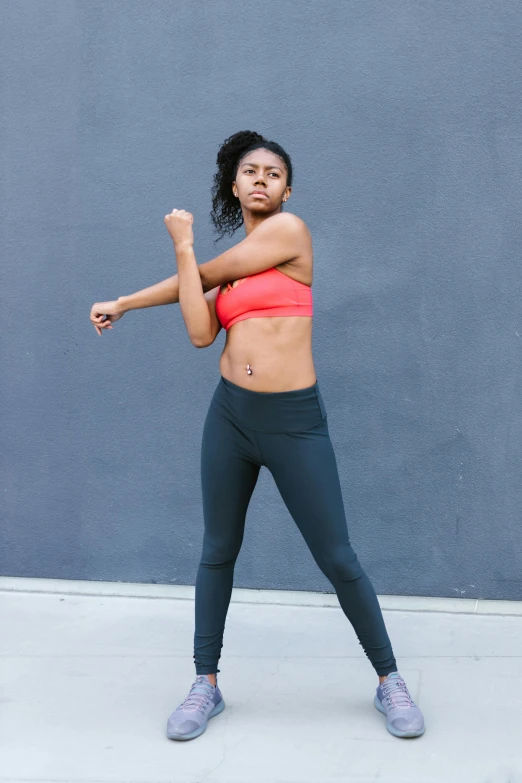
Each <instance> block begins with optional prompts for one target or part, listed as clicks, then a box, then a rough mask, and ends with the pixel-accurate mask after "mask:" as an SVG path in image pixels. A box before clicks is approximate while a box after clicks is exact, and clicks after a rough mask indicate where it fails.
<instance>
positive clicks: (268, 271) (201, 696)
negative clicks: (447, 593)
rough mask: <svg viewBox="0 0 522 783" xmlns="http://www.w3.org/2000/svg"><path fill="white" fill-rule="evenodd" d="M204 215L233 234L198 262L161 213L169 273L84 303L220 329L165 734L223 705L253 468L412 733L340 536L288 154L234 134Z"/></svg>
mask: <svg viewBox="0 0 522 783" xmlns="http://www.w3.org/2000/svg"><path fill="white" fill-rule="evenodd" d="M217 165H218V170H217V173H216V174H215V177H214V186H213V189H212V196H213V199H212V203H213V208H212V212H211V217H212V220H213V223H214V225H215V227H216V228H217V229H218V230H220V232H221V236H223V234H224V233H226V232H229V233H233V231H235V230H236V228H238V227H239V226H241V225H242V224H243V223H244V225H245V230H246V238H245V239H243V240H242V241H241V242H239V243H238V244H236V245H235V246H234V247H232V248H231V249H230V250H227V251H226V252H224V253H222V254H221V255H219V256H217V257H216V258H213V259H212V260H211V261H208V262H207V263H204V264H200V265H198V264H197V262H196V258H195V256H194V250H193V242H194V237H193V232H192V222H193V219H192V215H191V214H190V213H189V212H186V211H185V210H182V209H174V210H173V211H172V212H171V213H170V214H168V215H166V216H165V224H166V227H167V230H168V232H169V234H170V236H171V238H172V241H173V243H174V250H175V253H176V260H177V267H178V274H177V275H174V276H173V277H171V278H169V279H168V280H165V281H163V282H161V283H158V284H157V285H154V286H151V287H150V288H147V289H144V290H143V291H139V292H137V293H135V294H131V295H130V296H123V297H119V299H118V300H117V301H116V302H101V303H97V304H95V305H93V308H92V310H91V321H92V323H93V324H94V326H95V328H96V330H97V332H98V334H100V335H101V334H102V330H103V329H111V328H112V322H114V321H116V320H117V319H118V318H121V316H122V315H123V314H124V313H125V312H127V311H128V310H132V309H136V308H140V307H150V306H153V305H160V304H167V303H172V302H178V301H179V304H180V307H181V312H182V314H183V319H184V321H185V324H186V327H187V330H188V333H189V336H190V340H191V342H192V344H193V345H195V346H196V347H198V348H203V347H206V346H208V345H211V344H212V343H213V342H214V340H215V339H216V337H217V335H218V333H219V331H220V330H221V328H222V327H224V328H225V330H226V342H225V347H224V350H223V353H222V355H221V358H220V365H219V369H220V373H221V377H220V380H219V382H218V384H217V387H216V389H215V391H214V395H213V397H212V401H211V403H210V407H209V410H208V413H207V416H206V419H205V423H204V428H203V439H202V451H201V482H202V493H203V514H204V523H205V532H204V538H203V550H202V555H201V560H200V563H199V568H198V572H197V577H196V593H195V633H194V661H195V667H196V679H195V681H194V683H193V685H192V687H191V689H190V691H189V694H188V696H187V698H186V699H185V700H184V701H183V702H182V703H181V704H180V705H179V707H178V708H177V709H176V710H175V711H174V712H173V713H172V714H171V715H170V717H169V719H168V724H167V736H168V737H169V738H170V739H176V740H188V739H193V738H194V737H197V736H199V735H200V734H202V733H203V731H205V729H206V727H207V723H208V720H209V719H210V718H212V717H214V716H215V715H217V714H219V713H220V712H221V711H222V710H223V709H224V706H225V703H224V701H223V696H222V694H221V691H220V690H219V687H218V684H217V673H218V672H219V671H220V670H219V669H218V661H219V658H220V657H221V648H222V645H223V632H224V627H225V620H226V615H227V610H228V606H229V602H230V598H231V592H232V584H233V574H234V565H235V562H236V559H237V556H238V554H239V550H240V547H241V543H242V539H243V532H244V524H245V517H246V513H247V507H248V504H249V501H250V498H251V496H252V492H253V491H254V487H255V485H256V482H257V478H258V475H259V470H260V467H261V466H262V465H265V466H266V467H267V468H268V469H269V470H270V472H271V473H272V475H273V477H274V480H275V482H276V485H277V487H278V489H279V491H280V493H281V496H282V498H283V501H284V502H285V504H286V506H287V508H288V510H289V512H290V514H291V515H292V517H293V519H294V520H295V522H296V524H297V526H298V527H299V530H300V531H301V533H302V535H303V537H304V539H305V541H306V543H307V545H308V547H309V549H310V551H311V553H312V555H313V557H314V559H315V561H316V563H317V565H318V566H319V568H320V569H321V570H322V571H323V573H324V574H325V575H326V576H327V578H328V579H329V580H330V582H331V583H332V585H333V586H334V588H335V591H336V593H337V596H338V599H339V603H340V605H341V607H342V609H343V612H344V613H345V615H346V617H347V618H348V619H349V621H350V622H351V624H352V626H353V628H354V630H355V633H356V634H357V637H358V639H359V642H360V644H361V646H362V647H363V649H364V651H365V653H366V655H367V657H368V659H369V660H370V662H371V664H372V665H373V667H374V669H375V671H376V673H377V675H378V677H379V683H378V685H377V688H376V694H375V697H374V704H375V706H376V707H377V709H378V710H380V711H381V712H383V713H384V714H385V715H386V718H387V720H386V727H387V729H388V731H390V732H391V733H392V734H394V735H395V736H397V737H417V736H420V735H421V734H422V733H423V732H424V721H423V717H422V714H421V712H420V710H419V709H418V707H417V706H416V705H415V703H414V702H413V700H412V698H411V696H410V694H409V691H408V689H407V687H406V684H405V682H404V680H403V678H402V677H401V676H400V674H399V672H398V669H397V665H396V661H395V658H394V655H393V651H392V647H391V643H390V640H389V637H388V634H387V631H386V627H385V625H384V620H383V616H382V613H381V609H380V606H379V603H378V600H377V596H376V594H375V591H374V589H373V587H372V584H371V582H370V580H369V578H368V576H367V575H366V573H365V572H364V571H363V569H362V567H361V565H360V563H359V561H358V559H357V555H356V553H355V552H354V550H353V549H352V547H351V544H350V541H349V537H348V530H347V524H346V518H345V512H344V506H343V500H342V496H341V487H340V482H339V476H338V473H337V466H336V459H335V455H334V452H333V448H332V443H331V440H330V435H329V431H328V423H327V415H326V410H325V406H324V402H323V398H322V396H321V392H320V390H319V385H318V381H317V378H316V375H315V370H314V362H313V358H312V315H313V313H312V309H313V308H312V290H311V286H312V255H313V254H312V241H311V236H310V232H309V231H308V229H307V227H306V224H305V223H304V221H303V220H301V219H300V218H299V217H297V216H296V215H293V214H290V213H285V212H283V211H282V205H283V204H284V203H285V202H286V201H287V200H288V198H289V197H290V194H291V192H292V187H291V185H292V164H291V161H290V158H289V156H288V155H287V153H286V152H285V151H284V150H283V149H282V148H281V147H280V146H279V145H278V144H276V143H275V142H272V141H268V140H267V139H265V138H263V136H261V135H259V134H258V133H253V132H251V131H241V132H239V133H236V134H234V135H233V136H231V137H230V138H228V139H226V140H225V142H224V143H223V145H222V146H221V148H220V150H219V152H218V156H217Z"/></svg>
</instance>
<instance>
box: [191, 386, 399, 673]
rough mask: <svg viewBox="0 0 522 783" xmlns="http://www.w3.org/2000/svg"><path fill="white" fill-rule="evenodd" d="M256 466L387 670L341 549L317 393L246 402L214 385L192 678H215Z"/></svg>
mask: <svg viewBox="0 0 522 783" xmlns="http://www.w3.org/2000/svg"><path fill="white" fill-rule="evenodd" d="M262 465H265V466H266V467H267V468H268V470H269V471H270V472H271V474H272V476H273V478H274V481H275V483H276V485H277V488H278V489H279V492H280V493H281V497H282V499H283V501H284V503H285V504H286V507H287V508H288V511H289V512H290V514H291V515H292V517H293V519H294V520H295V522H296V524H297V526H298V528H299V530H300V531H301V533H302V535H303V537H304V539H305V541H306V543H307V545H308V547H309V549H310V552H311V553H312V556H313V557H314V559H315V561H316V563H317V565H318V566H319V568H320V569H321V571H322V572H323V573H324V574H325V575H326V577H327V578H328V579H329V580H330V582H331V583H332V585H333V587H334V588H335V592H336V593H337V597H338V599H339V603H340V605H341V607H342V610H343V612H344V613H345V615H346V617H347V618H348V619H349V621H350V622H351V624H352V626H353V628H354V630H355V633H356V634H357V638H358V639H359V642H360V644H361V646H362V648H363V649H364V651H365V653H366V655H367V656H368V659H369V660H370V662H371V664H372V665H373V667H374V669H375V671H376V672H377V674H379V675H386V674H389V672H392V671H397V665H396V662H395V658H394V656H393V651H392V647H391V643H390V639H389V637H388V633H387V631H386V627H385V625H384V620H383V616H382V612H381V608H380V606H379V602H378V600H377V596H376V594H375V590H374V589H373V586H372V583H371V582H370V580H369V578H368V577H367V575H366V573H365V572H364V571H363V569H362V567H361V565H360V563H359V560H358V559H357V555H356V554H355V552H354V550H353V549H352V547H351V544H350V541H349V537H348V529H347V524H346V516H345V511H344V504H343V499H342V496H341V485H340V482H339V475H338V472H337V463H336V459H335V455H334V451H333V447H332V442H331V440H330V434H329V432H328V422H327V414H326V410H325V406H324V402H323V398H322V396H321V392H320V391H319V384H318V382H316V383H315V384H314V385H313V386H309V387H307V388H305V389H297V390H295V391H285V392H256V391H251V390H250V389H245V388H243V387H242V386H238V385H236V384H234V383H232V382H231V381H229V380H227V379H226V378H224V377H223V376H220V380H219V382H218V384H217V387H216V389H215V391H214V395H213V397H212V401H211V403H210V407H209V410H208V413H207V416H206V419H205V423H204V427H203V439H202V448H201V484H202V492H203V515H204V522H205V532H204V537H203V550H202V554H201V560H200V564H199V568H198V572H197V577H196V601H195V632H194V662H195V665H196V674H212V673H216V672H219V671H220V670H219V669H218V661H219V659H220V657H221V648H222V646H223V632H224V628H225V621H226V616H227V611H228V607H229V603H230V597H231V594H232V584H233V578H234V565H235V562H236V559H237V556H238V554H239V550H240V548H241V543H242V541H243V533H244V526H245V517H246V513H247V508H248V504H249V502H250V498H251V496H252V492H253V491H254V487H255V485H256V482H257V478H258V475H259V470H260V467H261V466H262Z"/></svg>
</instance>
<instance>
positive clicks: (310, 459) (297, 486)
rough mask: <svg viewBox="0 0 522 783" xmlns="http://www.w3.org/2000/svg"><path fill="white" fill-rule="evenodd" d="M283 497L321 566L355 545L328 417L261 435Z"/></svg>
mask: <svg viewBox="0 0 522 783" xmlns="http://www.w3.org/2000/svg"><path fill="white" fill-rule="evenodd" d="M262 438H263V440H262V452H263V456H264V458H265V460H266V465H267V467H268V469H269V470H270V472H271V473H272V476H273V478H274V481H275V483H276V486H277V488H278V490H279V492H280V494H281V497H282V499H283V501H284V503H285V505H286V507H287V509H288V511H289V512H290V514H291V515H292V517H293V519H294V521H295V523H296V524H297V526H298V528H299V530H300V532H301V533H302V535H303V537H304V539H305V541H306V543H307V545H308V547H309V549H310V551H311V552H312V555H313V556H314V558H315V560H316V562H317V563H318V565H319V566H320V567H322V568H323V567H324V566H325V565H326V566H327V567H328V565H330V563H329V561H330V560H331V559H332V558H339V557H342V556H343V554H342V553H343V552H349V553H350V555H351V556H352V557H353V554H352V550H351V547H350V541H349V535H348V527H347V523H346V515H345V510H344V502H343V497H342V492H341V484H340V481H339V473H338V470H337V460H336V458H335V453H334V450H333V445H332V442H331V440H330V434H329V432H328V423H327V420H326V419H324V420H323V421H322V422H321V423H320V424H319V425H317V426H316V427H313V428H312V429H310V430H307V431H305V432H291V433H273V434H264V435H262Z"/></svg>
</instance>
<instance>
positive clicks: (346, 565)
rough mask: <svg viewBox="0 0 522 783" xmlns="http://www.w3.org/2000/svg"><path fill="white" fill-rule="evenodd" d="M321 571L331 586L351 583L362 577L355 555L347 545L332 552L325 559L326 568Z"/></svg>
mask: <svg viewBox="0 0 522 783" xmlns="http://www.w3.org/2000/svg"><path fill="white" fill-rule="evenodd" d="M323 570H324V573H325V574H326V576H327V577H328V579H329V580H330V581H331V582H332V584H335V583H336V582H352V581H354V580H355V579H360V578H361V576H363V575H364V571H363V569H362V566H361V564H360V562H359V560H358V558H357V555H356V553H355V552H354V550H353V549H352V547H351V546H350V545H349V544H348V545H346V546H343V547H339V548H337V549H336V550H335V551H334V552H332V553H331V554H330V555H329V556H328V558H327V559H326V567H325V568H324V569H323Z"/></svg>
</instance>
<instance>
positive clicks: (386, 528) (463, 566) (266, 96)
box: [0, 0, 522, 599]
mask: <svg viewBox="0 0 522 783" xmlns="http://www.w3.org/2000/svg"><path fill="white" fill-rule="evenodd" d="M1 10H2V17H3V19H2V30H1V33H0V35H1V40H0V42H1V46H0V57H1V62H0V65H1V73H2V76H1V79H2V82H1V111H0V133H1V145H0V150H1V158H0V178H1V181H2V186H1V187H2V192H1V196H2V223H1V237H0V240H1V259H2V262H1V274H2V280H1V292H2V303H1V310H0V316H1V319H2V322H1V329H2V354H1V371H2V372H1V400H0V401H1V404H2V411H3V412H2V419H1V421H2V450H1V459H2V465H1V499H2V509H1V517H2V519H1V522H2V524H1V533H0V535H1V541H0V544H1V562H0V573H1V574H3V575H12V576H34V577H56V578H63V579H90V580H112V581H125V582H133V581H136V582H158V583H177V584H193V583H194V580H195V576H196V570H197V565H198V559H199V555H200V547H201V541H202V535H203V519H202V504H201V491H200V478H199V454H200V441H201V434H202V428H203V422H204V418H205V415H206V412H207V409H208V405H209V403H210V399H211V396H212V393H213V390H214V388H215V386H216V383H217V382H218V379H219V368H218V360H219V355H220V353H221V350H222V347H223V344H224V339H225V335H224V332H222V333H221V334H220V335H219V337H218V339H217V341H216V343H214V345H213V346H211V347H210V348H208V349H206V350H198V349H196V348H194V347H192V346H191V344H190V341H189V339H188V336H187V333H186V331H185V328H184V324H183V320H182V318H181V313H180V311H179V306H178V305H174V306H168V307H159V308H153V309H147V310H141V311H137V312H133V313H129V314H127V315H126V316H125V317H124V318H123V319H122V320H121V321H119V322H118V323H117V324H116V325H115V328H114V329H113V330H112V332H108V333H104V334H103V336H102V337H99V336H98V335H97V334H96V332H95V330H94V328H93V327H92V326H91V325H90V323H89V321H88V316H89V311H90V308H91V305H92V303H93V302H95V301H100V300H105V299H113V298H116V297H117V296H119V295H121V294H128V293H130V292H132V291H135V290H138V289H140V288H143V287H145V286H147V285H151V284H152V283H155V282H157V281H159V280H162V279H164V278H165V277H168V276H169V275H171V274H174V273H175V271H176V267H175V259H174V255H173V251H172V245H171V242H170V239H169V237H168V234H167V231H166V228H165V226H164V223H163V217H164V215H165V213H166V212H168V211H171V210H172V209H173V208H174V207H178V208H184V209H188V210H190V211H192V212H193V213H194V216H195V236H196V256H197V258H198V262H199V263H203V262H204V261H206V260H208V259H209V258H212V257H214V256H215V255H217V254H218V253H219V252H222V250H224V249H226V248H227V247H228V246H229V245H230V244H232V243H235V242H237V241H239V240H240V239H242V237H243V236H244V234H243V231H242V230H240V231H239V232H237V233H236V235H235V237H234V238H230V239H225V240H223V242H220V243H218V244H217V245H214V243H213V238H214V236H215V235H213V234H212V231H211V224H210V219H209V211H210V207H211V202H210V187H211V184H212V175H213V173H214V170H215V156H216V153H217V150H218V147H219V145H220V143H221V142H222V141H223V140H224V139H225V138H226V137H227V136H229V135H230V134H231V133H234V132H235V131H237V130H240V129H247V128H248V129H253V130H257V131H259V132H261V133H264V134H265V135H266V136H268V137H269V138H272V139H275V140H277V141H279V143H281V144H282V145H283V146H285V147H286V148H287V149H288V151H289V153H290V155H291V156H292V158H293V162H294V165H295V182H294V193H293V195H292V198H291V201H290V203H289V209H290V211H293V212H295V213H296V214H298V215H300V216H301V217H302V218H304V220H306V222H307V224H308V226H309V227H310V229H311V231H312V235H313V240H314V248H315V275H314V286H313V290H314V299H315V320H314V355H315V362H316V369H317V374H318V379H319V383H320V387H321V390H322V393H323V397H324V400H325V403H326V407H327V410H328V418H329V426H330V432H331V437H332V441H333V444H334V448H335V451H336V455H337V460H338V467H339V472H340V477H341V483H342V489H343V495H344V499H345V505H346V513H347V518H348V526H349V530H350V534H351V540H352V543H353V545H354V548H355V549H356V551H357V553H358V555H359V558H360V560H361V562H362V563H363V565H364V567H365V569H366V571H367V572H368V574H369V576H370V577H371V579H372V581H373V583H374V585H375V588H376V590H377V591H378V592H379V593H396V594H417V595H438V596H464V597H482V598H508V599H522V573H521V572H522V569H521V560H522V558H521V548H522V547H521V544H522V533H521V525H520V516H521V512H520V508H521V502H522V481H521V479H520V476H521V468H522V404H521V391H522V385H521V384H522V373H521V361H520V351H521V347H522V323H521V318H520V308H521V301H522V296H521V295H522V285H521V282H522V280H521V271H520V247H521V242H520V240H521V206H522V203H521V202H522V198H521V197H522V185H521V180H522V136H521V130H522V128H521V105H522V102H521V87H520V83H521V79H520V75H521V64H522V63H521V59H522V56H521V50H520V25H521V24H522V7H521V6H520V4H519V3H518V2H515V1H513V2H502V0H500V2H499V0H489V1H488V2H486V1H481V2H469V0H468V1H467V2H461V3H456V2H454V0H450V1H448V2H441V1H440V0H437V1H436V2H435V1H434V2H422V3H419V2H417V0H411V2H406V1H404V2H399V1H398V0H396V1H395V2H393V1H392V2H387V3H382V2H376V0H365V2H364V3H362V2H347V1H346V0H339V2H325V1H324V0H321V2H309V1H308V0H306V1H303V0H302V1H301V2H295V0H291V2H281V0H277V2H276V1H275V0H268V1H265V2H263V3H259V2H252V1H251V0H248V1H247V2H244V0H242V2H230V1H227V2H223V0H217V1H216V0H213V2H205V3H202V2H188V1H186V2H185V1H183V2H181V1H178V2H172V1H171V0H154V1H153V2H150V1H148V2H145V0H143V2H137V1H136V0H132V2H129V1H128V0H127V2H125V3H120V2H115V0H111V1H110V2H108V1H107V0H103V1H102V0H83V1H82V0H77V2H66V1H65V0H53V1H52V2H47V3H43V2H38V0H33V1H29V0H18V1H17V2H4V3H3V4H2V9H1ZM235 585H236V586H242V587H259V588H282V589H303V590H305V589H311V590H326V591H331V590H332V587H331V585H330V583H329V582H328V581H327V580H326V578H325V577H324V576H323V575H322V573H321V572H320V571H318V569H317V567H316V565H315V563H314V561H313V560H312V557H311V555H310V553H309V552H308V550H307V548H306V545H305V544H304V542H303V540H302V539H301V538H300V535H299V533H298V531H297V528H296V526H295V524H294V522H293V520H292V518H291V517H290V515H289V513H288V511H287V510H286V508H285V506H284V504H283V502H282V500H281V498H280V496H279V495H278V492H277V489H276V487H275V484H274V481H273V479H272V476H271V474H270V473H269V472H268V471H267V470H266V468H263V469H262V471H261V474H260V479H259V482H258V485H257V487H256V490H255V493H254V496H253V499H252V501H251V505H250V508H249V511H248V516H247V528H246V534H245V539H244V544H243V548H242V551H241V553H240V556H239V560H238V562H237V566H236V575H235Z"/></svg>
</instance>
